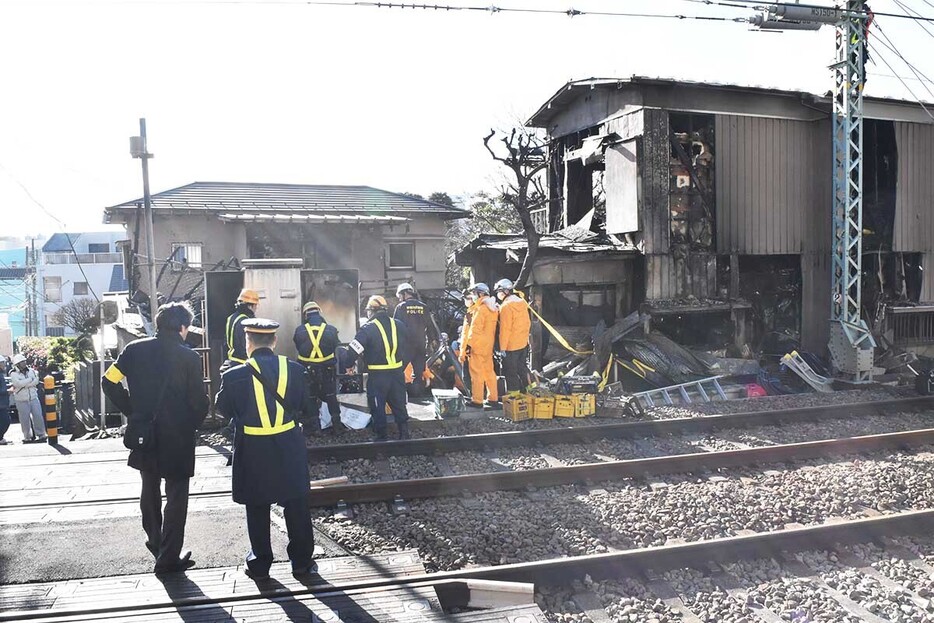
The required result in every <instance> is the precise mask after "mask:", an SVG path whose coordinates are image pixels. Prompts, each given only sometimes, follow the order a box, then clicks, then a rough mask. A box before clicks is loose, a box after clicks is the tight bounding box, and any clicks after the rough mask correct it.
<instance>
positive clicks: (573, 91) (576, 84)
mask: <svg viewBox="0 0 934 623" xmlns="http://www.w3.org/2000/svg"><path fill="white" fill-rule="evenodd" d="M651 86H655V87H669V88H676V87H696V88H706V89H711V90H714V91H721V92H733V93H748V94H752V93H755V94H760V95H772V96H777V97H783V98H790V99H793V100H795V101H798V102H801V101H804V102H808V103H809V104H810V105H813V106H816V107H817V112H826V113H827V114H829V113H830V105H831V99H830V96H829V94H824V95H820V94H816V93H811V92H809V91H803V90H788V89H778V88H774V87H766V86H761V85H756V86H750V85H739V84H728V83H721V82H697V81H693V80H675V79H671V78H652V77H648V76H636V75H633V76H630V77H628V78H586V79H583V80H571V81H569V82H567V83H565V84H564V86H562V87H561V88H560V89H558V91H557V92H556V93H555V94H554V95H552V96H551V97H549V98H548V100H547V101H546V102H545V103H544V104H542V106H541V107H540V108H539V109H538V110H537V111H536V112H535V114H533V115H532V116H531V117H530V118H529V120H528V121H526V125H527V126H530V127H535V128H548V127H549V123H550V121H551V119H552V118H553V117H554V116H555V115H556V114H558V113H559V112H560V111H562V110H564V109H566V108H568V107H569V106H570V105H571V104H572V103H573V102H574V101H575V100H576V99H577V98H578V97H580V96H581V95H582V94H583V93H584V92H587V91H593V90H597V89H601V90H614V91H615V90H622V89H625V88H626V87H651ZM863 100H864V102H866V103H868V104H870V106H869V110H866V111H864V115H865V116H866V117H868V118H875V116H874V115H873V112H872V106H871V105H872V104H873V103H875V104H879V105H880V112H882V113H883V116H882V117H880V118H886V119H889V120H904V121H917V120H918V119H920V118H921V117H920V115H918V117H917V118H916V117H915V116H913V115H911V116H909V115H906V116H905V118H904V119H895V118H893V114H894V116H895V117H897V116H898V114H897V113H893V109H892V105H894V106H904V107H908V108H910V109H912V112H915V111H917V112H918V113H923V106H922V104H919V103H918V102H917V101H912V100H903V99H897V98H887V97H868V96H866V97H864V98H863ZM924 104H926V105H928V106H931V103H928V102H924ZM885 105H889V106H885ZM824 109H826V110H824ZM607 112H610V111H607ZM924 122H929V120H928V118H927V116H926V115H925V117H924Z"/></svg>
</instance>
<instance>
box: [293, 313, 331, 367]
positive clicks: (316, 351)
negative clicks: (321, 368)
mask: <svg viewBox="0 0 934 623" xmlns="http://www.w3.org/2000/svg"><path fill="white" fill-rule="evenodd" d="M326 326H327V324H326V323H322V324H319V325H318V326H315V327H313V326H311V325H310V324H307V323H306V324H305V331H307V332H308V339H309V340H311V353H310V354H309V355H308V356H307V357H303V356H302V355H299V356H298V360H299V361H308V362H310V363H324V362H325V361H330V360H332V359H334V353H331V354H330V355H328V356H327V357H325V356H324V353H322V352H321V338H322V336H323V335H324V328H325V327H326ZM316 329H317V333H316V332H315V330H316Z"/></svg>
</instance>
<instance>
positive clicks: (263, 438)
mask: <svg viewBox="0 0 934 623" xmlns="http://www.w3.org/2000/svg"><path fill="white" fill-rule="evenodd" d="M243 327H244V329H245V331H246V348H247V353H248V355H249V359H248V360H247V361H246V363H244V364H242V365H239V366H235V367H233V368H231V369H230V370H228V371H227V372H225V373H224V374H223V376H222V377H221V388H220V391H219V392H218V394H217V401H216V407H217V410H218V411H219V412H221V413H222V414H224V415H225V416H227V417H229V418H232V420H233V422H234V425H235V426H236V434H235V436H234V451H233V500H234V502H236V503H238V504H243V505H245V506H246V524H247V531H248V533H249V535H250V547H251V551H250V553H249V554H248V555H247V559H246V564H247V572H246V573H247V575H248V576H250V577H251V578H253V579H254V580H262V579H266V578H268V577H269V567H270V566H271V565H272V561H273V554H272V545H271V544H270V540H269V508H270V506H271V505H272V504H278V505H280V506H281V507H282V508H283V510H284V515H285V525H286V529H287V530H288V533H289V546H288V554H289V560H290V561H291V562H292V573H293V575H295V576H296V577H302V576H307V575H308V574H310V573H314V572H315V571H316V570H317V567H316V566H315V564H314V562H313V561H312V559H311V557H312V554H313V552H314V547H315V545H314V537H313V534H312V528H311V511H310V510H309V507H308V491H309V486H308V482H309V480H308V454H307V450H306V448H305V438H304V436H303V435H302V429H301V427H300V426H299V425H298V423H297V421H298V419H299V416H300V414H303V413H305V412H306V411H307V409H308V407H309V403H310V399H309V394H308V385H307V382H306V380H305V370H304V368H302V366H300V365H299V364H297V363H295V362H294V361H289V360H288V359H286V358H285V357H282V356H276V354H275V352H273V350H274V349H275V347H276V329H278V328H279V323H277V322H275V321H273V320H266V319H262V318H255V319H249V320H244V321H243ZM277 396H278V398H277Z"/></svg>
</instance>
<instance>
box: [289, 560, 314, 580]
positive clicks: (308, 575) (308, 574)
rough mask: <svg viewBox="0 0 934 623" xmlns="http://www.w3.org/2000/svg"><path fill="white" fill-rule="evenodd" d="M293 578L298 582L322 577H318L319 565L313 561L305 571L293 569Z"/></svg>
mask: <svg viewBox="0 0 934 623" xmlns="http://www.w3.org/2000/svg"><path fill="white" fill-rule="evenodd" d="M292 577H294V578H295V579H296V580H309V579H312V578H315V577H320V576H319V575H318V563H316V562H315V561H313V560H312V561H311V564H310V565H308V566H307V567H305V568H304V569H292Z"/></svg>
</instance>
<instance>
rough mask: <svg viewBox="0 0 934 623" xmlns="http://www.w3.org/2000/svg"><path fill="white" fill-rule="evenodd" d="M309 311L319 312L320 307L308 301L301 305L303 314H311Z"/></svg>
mask: <svg viewBox="0 0 934 623" xmlns="http://www.w3.org/2000/svg"><path fill="white" fill-rule="evenodd" d="M311 311H321V306H320V305H318V304H317V303H315V302H314V301H308V302H307V303H305V304H304V305H302V313H303V314H307V313H308V312H311Z"/></svg>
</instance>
